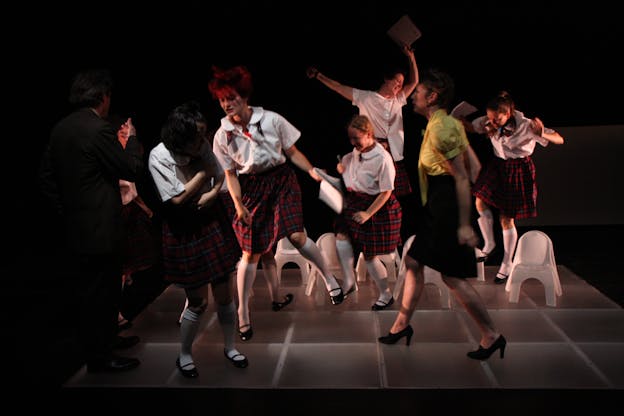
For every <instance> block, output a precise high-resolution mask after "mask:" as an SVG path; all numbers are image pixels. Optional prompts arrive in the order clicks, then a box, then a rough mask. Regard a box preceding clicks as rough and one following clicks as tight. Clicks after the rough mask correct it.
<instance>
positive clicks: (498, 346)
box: [466, 335, 507, 360]
mask: <svg viewBox="0 0 624 416" xmlns="http://www.w3.org/2000/svg"><path fill="white" fill-rule="evenodd" d="M506 346H507V340H506V339H505V337H504V336H502V335H500V336H499V337H498V338H496V341H494V343H492V345H490V347H489V348H483V347H482V346H481V345H479V349H478V350H474V351H469V352H468V353H467V354H466V355H467V356H468V357H470V358H472V359H474V360H487V359H488V358H490V356H491V355H492V354H494V353H495V352H496V350H500V358H505V347H506Z"/></svg>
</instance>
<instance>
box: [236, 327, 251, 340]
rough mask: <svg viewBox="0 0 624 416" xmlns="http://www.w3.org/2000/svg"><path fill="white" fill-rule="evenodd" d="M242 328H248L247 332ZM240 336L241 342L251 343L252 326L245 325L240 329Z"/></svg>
mask: <svg viewBox="0 0 624 416" xmlns="http://www.w3.org/2000/svg"><path fill="white" fill-rule="evenodd" d="M242 328H247V330H246V331H243V330H242ZM238 336H239V337H240V339H241V341H249V340H250V339H251V338H252V337H253V328H252V327H251V324H245V325H242V326H239V327H238Z"/></svg>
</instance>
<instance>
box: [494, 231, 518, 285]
mask: <svg viewBox="0 0 624 416" xmlns="http://www.w3.org/2000/svg"><path fill="white" fill-rule="evenodd" d="M517 242H518V231H517V230H516V227H513V228H510V229H508V230H503V247H504V248H505V253H504V254H503V261H502V263H501V267H500V269H499V272H500V273H503V274H509V270H510V269H511V261H512V260H513V255H514V252H515V251H516V243H517Z"/></svg>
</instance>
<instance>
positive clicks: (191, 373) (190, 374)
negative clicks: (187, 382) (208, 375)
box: [176, 357, 199, 378]
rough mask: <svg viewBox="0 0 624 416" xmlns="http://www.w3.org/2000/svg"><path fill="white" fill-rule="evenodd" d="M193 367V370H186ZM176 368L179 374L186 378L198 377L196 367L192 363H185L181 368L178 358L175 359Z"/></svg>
mask: <svg viewBox="0 0 624 416" xmlns="http://www.w3.org/2000/svg"><path fill="white" fill-rule="evenodd" d="M190 366H193V368H188V367H190ZM176 367H178V370H180V373H182V375H183V376H184V377H186V378H197V377H199V372H198V371H197V367H195V364H194V363H186V364H184V365H183V366H182V365H180V358H179V357H178V358H176Z"/></svg>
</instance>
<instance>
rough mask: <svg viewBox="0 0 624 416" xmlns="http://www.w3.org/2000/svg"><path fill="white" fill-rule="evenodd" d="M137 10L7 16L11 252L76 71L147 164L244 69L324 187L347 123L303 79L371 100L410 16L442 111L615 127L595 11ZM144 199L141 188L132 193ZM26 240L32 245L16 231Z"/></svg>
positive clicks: (116, 6) (120, 5)
mask: <svg viewBox="0 0 624 416" xmlns="http://www.w3.org/2000/svg"><path fill="white" fill-rule="evenodd" d="M145 4H146V3H144V2H141V5H142V6H139V5H137V4H133V3H132V2H118V1H109V2H103V3H101V4H100V3H90V2H81V3H76V4H59V3H58V2H54V3H50V4H42V5H36V6H32V5H21V6H18V7H20V8H21V9H22V11H21V12H14V13H13V14H7V15H6V19H8V20H16V21H17V24H16V25H15V27H17V28H18V29H17V30H13V31H11V32H8V33H5V40H6V41H7V42H6V47H7V52H6V56H9V57H10V58H11V59H7V60H6V61H5V70H7V71H8V74H9V75H10V76H8V77H6V78H5V80H6V84H5V87H6V88H7V90H9V91H16V92H17V94H16V96H15V99H14V100H11V106H10V108H11V112H12V114H11V115H12V117H11V119H10V120H9V121H10V123H9V125H10V126H11V127H12V128H13V129H15V133H12V134H11V136H12V137H11V138H10V140H8V146H9V150H10V152H9V154H10V155H11V158H10V159H11V164H10V165H11V167H10V168H9V169H10V171H9V173H8V174H7V175H6V177H7V178H15V172H16V171H17V172H19V178H20V182H19V183H20V185H18V186H15V187H14V188H15V190H14V191H13V193H12V194H11V202H12V204H11V207H12V208H13V209H14V210H15V211H14V212H15V214H16V217H17V218H18V219H21V218H22V216H26V217H27V220H25V221H12V222H11V223H10V225H9V227H16V229H17V231H16V233H15V235H16V237H15V241H16V243H15V244H14V246H15V247H16V248H18V249H20V248H23V246H24V244H32V241H31V240H32V234H41V233H42V232H41V231H42V230H43V229H45V226H46V225H47V223H48V222H49V221H51V219H50V218H49V217H48V216H47V215H46V213H45V211H44V210H45V206H44V205H42V201H41V200H40V199H38V193H37V189H36V170H37V166H38V162H39V160H40V157H41V154H42V153H43V150H44V148H45V145H46V143H47V141H48V137H49V133H50V129H51V128H52V126H53V125H54V123H56V122H57V121H58V120H59V119H60V118H62V117H63V116H65V115H66V114H67V113H68V112H69V111H70V108H69V106H68V104H67V93H68V90H69V85H70V83H71V79H72V77H73V76H74V74H75V73H76V72H77V71H79V70H83V69H86V68H91V67H108V68H110V69H111V70H112V73H113V76H114V79H115V87H114V92H113V97H112V109H111V112H112V113H114V114H117V115H119V116H123V117H132V118H133V121H134V124H135V125H136V127H137V131H138V136H139V139H140V140H141V141H142V143H143V144H144V147H145V149H146V155H147V153H148V152H149V150H150V149H151V148H152V147H153V146H154V145H155V144H156V143H158V141H159V138H158V135H159V130H160V126H161V124H162V123H163V121H164V120H165V117H166V115H167V113H168V112H169V111H170V110H171V109H172V108H173V107H175V106H177V105H179V104H181V103H182V102H184V101H187V100H190V99H195V100H198V101H200V103H201V104H202V108H203V110H204V112H205V113H206V116H207V118H208V120H209V122H210V124H211V125H212V126H213V127H214V128H216V127H218V123H219V119H220V118H221V117H222V116H223V112H222V110H221V109H220V108H219V106H218V104H217V102H216V101H214V100H213V99H212V98H211V97H210V95H209V93H208V90H207V83H208V81H209V79H210V77H211V67H212V65H217V66H222V67H227V66H232V65H238V64H243V65H246V66H247V67H249V69H250V70H251V72H252V75H253V77H254V84H255V91H254V94H253V95H252V97H251V100H250V103H251V104H252V105H258V106H262V107H264V108H267V109H270V110H274V111H277V112H279V113H281V114H282V115H284V116H285V117H286V118H287V119H288V120H289V121H291V122H292V123H293V124H294V125H295V126H296V127H297V128H299V129H300V130H301V132H302V137H301V139H300V140H299V142H298V143H297V147H298V148H300V149H301V150H302V151H303V152H304V153H305V154H306V155H307V156H308V158H309V159H310V161H311V162H312V163H313V164H314V165H316V166H318V167H321V168H326V169H328V170H329V171H330V173H331V171H332V169H334V167H335V160H336V159H335V157H336V154H337V153H342V154H344V153H346V152H347V151H349V150H350V146H349V144H348V141H347V139H346V134H345V125H346V123H347V121H348V119H349V118H350V116H351V115H352V114H354V113H355V112H356V111H357V108H356V107H354V106H352V105H351V103H349V102H348V101H347V100H345V99H344V98H342V97H341V96H339V95H338V94H336V93H335V92H333V91H331V90H329V89H328V88H327V87H325V86H323V85H322V84H321V83H320V82H318V81H316V80H310V79H308V78H307V77H306V76H305V69H306V67H307V66H309V65H315V66H317V67H318V68H319V69H320V70H321V71H322V72H323V73H325V74H326V75H327V76H329V77H331V78H334V79H336V80H338V81H340V82H343V83H345V84H347V85H350V86H354V87H357V88H363V89H376V88H378V86H379V85H380V83H381V81H382V72H383V70H384V69H386V68H388V67H395V66H397V65H399V66H403V67H404V68H406V67H407V58H406V57H405V55H403V53H402V51H401V49H400V48H399V47H398V45H396V44H395V43H394V42H393V41H392V40H391V39H390V38H389V37H388V36H387V34H386V31H387V30H388V28H389V27H390V26H392V24H394V23H395V22H396V21H397V20H398V19H399V18H400V17H401V16H402V15H404V14H408V15H409V16H410V17H411V19H412V20H413V21H414V23H415V24H416V25H417V26H418V27H419V29H420V30H421V32H422V37H421V38H420V39H418V40H417V41H416V42H415V43H414V45H413V47H414V49H415V53H416V60H417V63H418V65H419V69H420V70H424V69H426V68H427V67H431V66H435V67H440V68H443V69H446V70H447V71H449V72H450V73H451V74H452V75H453V77H454V78H455V81H456V86H457V88H456V102H459V101H461V100H467V101H469V102H471V103H473V104H474V105H476V106H477V107H479V108H480V109H483V107H484V105H485V103H486V101H487V100H488V99H489V98H490V97H492V96H493V95H495V94H496V93H497V92H498V91H500V90H503V89H504V90H507V91H509V92H510V93H511V94H512V96H513V97H514V99H515V101H516V104H517V107H518V109H520V110H521V111H524V112H525V114H527V115H528V116H529V117H534V116H539V117H540V118H541V119H542V120H543V121H544V123H545V124H546V126H548V127H554V128H557V127H564V126H592V125H611V124H622V123H623V116H622V114H621V105H620V104H619V101H620V99H621V97H622V95H623V94H622V93H623V92H624V91H623V88H622V82H621V74H622V73H624V71H623V70H624V65H623V64H622V63H621V58H620V57H619V54H620V53H621V50H622V45H621V43H622V40H623V39H624V36H622V35H623V29H622V22H621V19H620V17H619V16H620V15H619V13H616V11H615V8H614V6H611V5H609V3H607V2H606V1H602V0H598V1H593V2H587V3H581V5H580V6H571V5H570V4H568V3H564V2H556V3H555V4H552V3H548V2H500V1H473V2H466V4H463V5H451V4H446V3H444V2H436V3H431V2H429V3H427V2H420V1H395V2H391V1H365V0H363V1H359V2H356V3H347V2H336V1H327V0H318V1H310V2H296V3H295V2H291V3H286V4H287V5H286V6H284V5H283V2H278V1H239V2H231V3H217V2H212V1H211V2H207V1H187V0H180V1H175V2H167V3H166V5H156V4H152V5H149V7H147V6H145ZM158 4H161V2H158ZM4 30H5V31H6V29H4ZM13 109H15V111H14V112H13ZM404 116H405V129H406V147H405V156H406V160H407V161H408V169H409V170H410V173H412V174H413V173H414V172H415V169H416V163H415V161H416V160H417V157H418V148H419V146H420V130H421V129H422V128H423V127H424V125H425V120H424V118H423V117H421V116H419V115H414V114H413V113H412V110H411V104H410V103H409V102H408V105H406V106H405V107H404ZM13 129H11V128H9V131H11V132H12V131H13ZM475 147H477V148H478V146H475ZM477 150H479V149H477ZM410 161H412V162H410ZM16 166H17V169H16ZM298 175H299V178H300V183H301V186H302V188H303V191H304V214H305V222H306V226H307V228H308V231H309V232H310V233H311V236H312V237H313V238H315V237H316V236H318V235H320V234H321V233H322V232H325V231H329V228H330V227H331V219H332V212H331V211H330V210H329V208H327V207H326V206H325V205H324V204H322V203H321V202H319V201H318V200H317V199H316V193H317V190H318V184H316V183H315V182H314V181H312V180H311V179H310V178H309V177H308V176H307V175H305V174H304V173H303V172H301V171H298ZM23 178H25V179H26V181H22V179H23ZM149 191H151V189H149V186H148V188H147V189H146V191H144V192H143V194H144V195H145V193H148V194H149ZM147 196H148V198H149V195H147ZM33 212H34V214H35V215H33ZM41 223H43V224H41ZM24 227H26V229H27V230H29V229H30V228H32V230H31V231H30V230H29V231H30V232H23V230H22V229H23V228H24ZM42 227H43V228H42ZM22 240H24V243H23V244H22Z"/></svg>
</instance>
